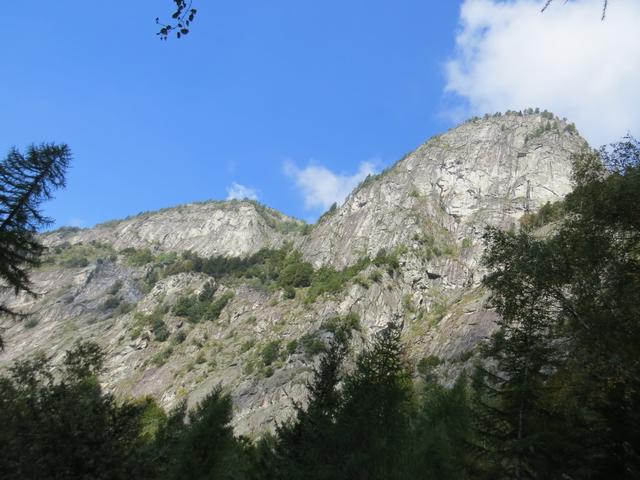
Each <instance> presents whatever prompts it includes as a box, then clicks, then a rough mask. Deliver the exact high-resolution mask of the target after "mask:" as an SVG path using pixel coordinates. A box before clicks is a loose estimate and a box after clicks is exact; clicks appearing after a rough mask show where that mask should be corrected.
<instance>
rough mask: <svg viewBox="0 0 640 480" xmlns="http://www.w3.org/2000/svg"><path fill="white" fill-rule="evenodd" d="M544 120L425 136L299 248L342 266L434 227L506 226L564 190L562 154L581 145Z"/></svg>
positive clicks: (457, 235) (567, 185)
mask: <svg viewBox="0 0 640 480" xmlns="http://www.w3.org/2000/svg"><path fill="white" fill-rule="evenodd" d="M545 117H546V115H545V116H543V115H524V116H519V115H503V116H500V117H491V118H487V119H483V120H476V121H472V122H468V123H465V124H463V125H461V126H459V127H457V128H455V129H453V130H450V131H449V132H447V133H445V134H443V135H439V136H437V137H434V138H432V139H431V140H429V141H428V142H427V143H425V144H424V145H422V146H421V147H419V148H418V149H417V150H416V151H414V152H412V153H411V154H409V155H407V156H406V157H405V158H404V159H402V160H401V161H400V162H398V163H397V164H396V165H394V166H393V167H391V168H390V169H389V170H388V171H386V172H384V173H382V174H381V175H378V176H377V177H373V178H369V179H368V180H367V181H365V182H364V183H363V185H361V186H360V187H359V188H358V189H356V191H354V192H353V193H352V194H351V196H350V197H349V199H348V200H347V201H346V203H345V205H344V206H343V207H342V208H340V209H339V210H338V211H336V213H335V214H334V215H332V216H331V217H330V218H327V219H326V220H325V221H323V222H320V224H319V225H317V226H316V228H314V230H313V232H312V233H311V235H310V236H309V237H308V239H307V240H306V241H305V242H304V244H303V251H304V252H305V254H306V255H307V257H308V258H310V259H312V260H313V261H314V262H315V263H316V264H324V263H332V264H336V265H347V264H350V263H353V261H355V260H356V259H357V258H358V257H359V256H360V255H362V254H363V253H366V254H375V253H376V252H377V251H378V250H379V249H380V248H390V247H393V246H395V245H403V244H408V243H410V242H411V241H412V238H413V237H415V236H416V235H418V236H419V235H422V234H423V233H424V232H425V231H426V232H429V231H431V230H432V229H433V228H434V227H436V228H442V229H444V230H446V231H448V232H449V233H450V234H451V235H452V238H453V240H455V241H457V242H462V241H463V240H464V239H465V238H468V239H476V240H477V239H478V236H479V235H480V234H481V233H482V231H483V229H484V227H485V226H487V225H492V226H499V227H505V228H508V227H510V226H512V225H514V224H516V222H517V219H518V218H519V217H520V216H521V215H522V214H523V213H524V212H525V211H526V210H528V209H530V210H532V211H535V210H536V209H537V208H539V207H540V206H541V205H543V204H544V203H546V202H547V201H550V202H554V201H557V200H559V199H561V198H562V197H564V195H566V194H567V193H568V192H569V191H570V190H571V180H570V179H571V162H570V158H571V155H572V154H574V153H576V152H577V151H579V150H580V149H581V148H582V147H583V146H584V140H583V139H582V138H580V137H579V136H578V135H574V134H573V133H572V131H571V128H570V127H568V125H567V124H566V123H565V122H564V121H562V120H559V119H553V120H551V119H549V118H545Z"/></svg>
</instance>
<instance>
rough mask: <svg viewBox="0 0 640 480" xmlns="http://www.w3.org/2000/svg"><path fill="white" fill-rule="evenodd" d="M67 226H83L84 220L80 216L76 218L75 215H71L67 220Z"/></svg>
mask: <svg viewBox="0 0 640 480" xmlns="http://www.w3.org/2000/svg"><path fill="white" fill-rule="evenodd" d="M67 226H69V227H80V228H82V227H84V226H85V222H84V220H82V219H81V218H77V217H72V218H70V219H69V220H68V221H67Z"/></svg>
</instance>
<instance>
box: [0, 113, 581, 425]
mask: <svg viewBox="0 0 640 480" xmlns="http://www.w3.org/2000/svg"><path fill="white" fill-rule="evenodd" d="M583 148H586V142H585V141H584V140H583V139H582V138H581V137H580V136H579V135H578V134H577V133H575V131H574V129H573V128H571V127H570V126H568V125H567V124H566V123H565V122H564V121H563V120H560V119H557V118H555V117H553V118H550V116H549V115H548V114H528V115H520V114H507V115H501V116H493V117H485V118H484V119H476V120H474V121H470V122H467V123H465V124H463V125H461V126H459V127H457V128H454V129H452V130H450V131H448V132H446V133H444V134H442V135H439V136H436V137H434V138H432V139H431V140H429V141H428V142H427V143H425V144H424V145H422V146H420V147H419V148H418V149H417V150H415V151H414V152H412V153H411V154H409V155H407V156H406V157H405V158H403V159H402V160H400V161H399V162H397V163H396V164H395V165H393V166H392V167H391V168H389V169H387V170H386V171H384V172H382V173H381V174H379V175H377V176H372V177H369V178H367V179H366V180H365V181H364V182H363V183H362V184H361V185H360V186H359V187H358V188H356V189H355V191H354V192H352V193H351V195H350V196H349V197H348V198H347V200H346V202H345V203H344V205H342V206H341V207H339V208H337V209H336V210H335V211H333V212H331V213H329V214H327V215H325V216H324V217H323V218H322V219H321V220H320V221H319V222H318V223H317V224H315V225H305V224H304V223H303V222H300V221H298V220H295V219H293V218H290V217H287V216H286V215H284V214H281V213H279V212H276V211H275V210H272V209H270V208H267V207H264V206H262V205H259V204H257V203H255V202H249V201H231V202H204V203H198V204H189V205H183V206H179V207H175V208H169V209H164V210H161V211H158V212H150V213H144V214H139V215H137V216H134V217H132V218H129V219H125V220H121V221H112V222H108V223H106V224H102V225H98V226H96V227H94V228H91V229H69V228H67V229H60V230H58V231H55V232H51V233H48V234H45V235H43V236H42V241H43V242H44V243H45V244H46V245H47V246H48V247H50V252H51V258H52V260H50V261H49V262H46V263H45V264H44V265H43V266H42V267H41V268H39V269H38V270H36V271H34V272H33V274H32V279H33V282H34V288H35V290H36V291H37V292H38V294H39V295H38V296H37V297H30V296H27V295H22V294H21V295H19V296H17V297H13V296H9V295H8V294H7V295H6V296H5V297H4V298H2V299H1V300H2V301H4V302H6V303H7V304H8V305H9V306H10V307H11V308H14V309H16V310H19V311H21V312H25V313H29V314H30V316H29V317H28V318H27V319H26V320H23V321H19V322H16V321H14V320H10V319H4V320H2V326H3V328H4V332H3V337H4V340H5V343H6V349H5V350H4V351H3V352H2V353H0V369H1V368H6V367H8V366H9V365H11V364H12V363H13V362H14V361H15V360H16V359H19V358H24V357H25V356H28V355H31V354H33V353H35V352H36V351H38V350H40V351H44V352H45V353H46V354H47V355H49V356H51V357H52V359H53V362H54V364H55V363H56V362H57V361H59V360H61V358H62V356H63V355H64V352H65V350H66V349H68V348H70V347H71V345H72V344H73V342H74V341H76V340H78V339H92V340H94V341H96V342H98V343H99V344H101V345H102V346H103V347H104V349H105V351H106V353H107V362H106V369H105V373H104V375H103V377H102V381H103V384H104V387H105V389H107V390H108V391H111V392H114V393H115V394H117V395H119V396H122V397H131V396H142V395H151V396H154V397H155V398H157V399H158V400H159V401H160V403H161V404H162V405H163V406H164V407H166V408H171V407H172V406H175V405H176V404H177V403H178V402H180V401H182V400H187V401H188V403H189V404H194V403H195V402H197V401H198V400H199V399H200V398H202V397H203V396H204V395H205V394H206V393H207V392H209V391H210V390H211V389H212V388H213V387H214V386H215V385H217V384H221V385H223V387H224V388H226V389H228V391H230V392H231V393H232V397H233V400H234V406H235V408H234V410H235V415H234V428H235V430H236V432H237V433H239V434H246V435H257V434H259V433H260V432H263V431H265V430H268V429H270V428H273V426H274V425H275V423H276V422H281V421H284V420H285V419H286V418H287V417H288V416H289V415H290V414H291V413H292V412H293V402H294V401H304V398H305V395H306V388H305V382H306V380H307V379H308V378H309V375H310V372H311V370H312V368H313V365H314V363H315V362H316V361H317V358H318V355H319V354H321V352H322V350H323V348H324V346H326V344H327V342H328V341H330V339H331V337H332V330H331V328H330V325H331V322H335V320H333V319H335V318H336V317H341V318H345V317H347V316H349V314H351V317H350V318H351V319H352V320H353V319H355V320H354V321H353V324H352V327H353V336H352V340H351V343H352V351H353V352H354V353H355V352H357V351H359V350H360V349H362V348H364V347H365V346H366V345H367V343H368V342H369V340H370V339H371V336H372V335H373V334H375V332H377V331H378V330H379V329H380V328H382V327H384V326H385V325H386V324H387V323H388V322H399V323H401V324H402V325H403V336H404V340H405V343H406V345H407V350H408V354H409V357H410V359H411V360H412V361H413V362H414V364H417V363H418V362H419V361H420V359H422V358H425V357H428V356H432V355H433V356H437V357H439V358H440V359H441V360H442V361H443V364H442V365H441V367H440V368H442V370H443V372H445V373H447V374H449V375H450V376H454V375H455V374H456V372H459V371H460V370H461V369H462V368H463V367H464V366H465V365H466V364H467V363H468V361H469V358H470V357H471V356H472V355H473V351H474V347H475V346H476V345H478V343H479V342H481V341H482V340H483V339H484V338H486V337H487V336H488V335H489V334H490V333H491V332H492V330H493V328H494V325H495V315H494V314H493V313H492V312H491V311H490V310H488V309H487V308H486V306H485V305H486V298H487V292H486V291H485V290H484V289H483V287H482V286H481V279H482V276H483V273H484V272H483V270H482V266H481V263H480V259H481V255H482V250H483V247H482V240H481V238H482V234H483V232H484V231H485V229H486V227H487V226H495V227H499V228H505V229H509V228H518V220H519V218H520V217H521V216H522V215H523V214H524V213H525V212H535V211H536V210H537V209H538V208H539V207H540V206H542V205H543V204H545V203H546V202H554V201H557V200H561V199H562V198H563V197H564V196H565V195H566V194H567V193H568V192H569V191H570V190H571V188H572V184H571V157H572V155H573V154H576V153H579V152H580V151H581V150H582V149H583ZM283 242H288V244H289V245H290V248H291V249H294V250H299V251H300V252H301V254H302V256H303V258H304V259H305V260H307V261H309V262H311V263H312V264H313V265H314V267H316V268H319V267H321V266H331V267H333V268H335V269H341V268H344V267H347V266H349V265H353V264H355V263H356V262H358V261H359V260H361V259H362V258H363V257H366V256H368V257H370V258H374V257H375V256H376V255H378V254H379V253H380V252H381V251H383V252H386V253H388V254H393V255H394V256H395V258H397V265H395V266H394V268H389V267H388V266H384V265H376V264H375V263H374V262H368V263H365V264H364V266H363V268H362V269H361V270H360V271H359V273H358V274H357V275H356V276H355V277H353V278H351V279H350V280H349V281H348V282H345V283H344V285H343V286H342V288H341V289H340V290H339V291H337V292H334V293H325V294H323V295H320V296H319V297H317V298H315V300H313V299H310V298H308V297H307V295H308V292H307V289H306V288H298V289H296V292H295V297H294V298H289V297H291V295H287V294H285V292H284V291H283V290H282V289H278V288H268V287H266V286H264V285H262V284H260V283H259V282H256V281H252V280H247V279H243V278H229V279H224V278H223V279H217V280H215V279H212V278H210V277H209V276H207V275H206V274H203V273H196V272H189V271H187V272H179V273H170V274H168V275H165V276H163V277H162V278H151V277H153V275H152V274H153V272H154V264H157V263H158V262H163V261H168V260H167V259H171V258H175V256H176V254H179V253H180V252H193V253H197V254H198V255H201V256H203V257H208V256H212V255H224V256H228V257H246V256H248V255H251V254H253V253H256V252H257V251H259V250H260V249H261V248H279V247H280V246H281V245H282V244H283ZM132 252H133V254H134V255H135V254H136V252H138V253H139V252H143V254H144V255H146V256H147V257H149V258H147V259H145V260H144V261H136V259H135V258H133V260H132ZM154 262H155V263H154ZM155 266H157V265H155ZM207 291H208V292H213V293H211V294H210V296H211V295H212V298H211V299H210V301H211V302H217V301H220V302H219V303H220V305H221V306H222V308H221V310H220V311H219V315H218V316H217V318H212V319H208V320H203V321H199V322H189V321H188V319H186V318H185V317H184V316H178V315H176V313H175V309H174V307H175V305H176V303H177V302H178V301H179V300H180V299H181V298H183V297H185V296H189V295H191V296H192V297H193V298H197V295H198V294H200V293H203V292H207ZM358 319H359V320H358Z"/></svg>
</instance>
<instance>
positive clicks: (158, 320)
mask: <svg viewBox="0 0 640 480" xmlns="http://www.w3.org/2000/svg"><path fill="white" fill-rule="evenodd" d="M165 313H166V309H165V307H163V306H162V305H160V306H158V307H157V308H156V309H155V310H154V311H153V312H151V313H150V314H149V315H144V314H143V313H140V312H137V313H136V314H135V315H134V317H133V318H134V327H133V332H132V337H133V338H135V337H137V336H139V335H140V333H141V332H142V330H143V329H145V328H148V329H149V330H150V331H151V333H152V335H153V338H154V339H155V340H157V341H159V342H164V341H165V340H167V338H169V329H168V328H167V325H166V323H164V314H165Z"/></svg>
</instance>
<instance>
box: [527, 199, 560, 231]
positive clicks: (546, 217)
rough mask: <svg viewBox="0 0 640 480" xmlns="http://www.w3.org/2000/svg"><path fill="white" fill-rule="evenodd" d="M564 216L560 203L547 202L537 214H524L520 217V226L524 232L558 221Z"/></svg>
mask: <svg viewBox="0 0 640 480" xmlns="http://www.w3.org/2000/svg"><path fill="white" fill-rule="evenodd" d="M563 215H564V208H563V203H562V202H555V203H551V202H547V203H545V204H544V205H543V206H542V207H540V210H538V212H537V213H525V214H524V215H523V216H522V217H520V225H521V226H522V228H523V229H525V230H533V229H536V228H540V227H542V226H543V225H547V224H548V223H551V222H554V221H557V220H560V219H561V218H562V216H563Z"/></svg>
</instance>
